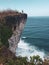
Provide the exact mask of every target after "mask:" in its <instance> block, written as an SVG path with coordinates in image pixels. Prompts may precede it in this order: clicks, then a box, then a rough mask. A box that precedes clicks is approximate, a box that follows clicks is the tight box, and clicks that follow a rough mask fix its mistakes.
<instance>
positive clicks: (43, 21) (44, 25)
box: [16, 16, 49, 58]
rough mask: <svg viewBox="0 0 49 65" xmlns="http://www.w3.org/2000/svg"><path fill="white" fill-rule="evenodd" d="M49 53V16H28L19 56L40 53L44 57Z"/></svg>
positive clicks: (18, 51)
mask: <svg viewBox="0 0 49 65" xmlns="http://www.w3.org/2000/svg"><path fill="white" fill-rule="evenodd" d="M47 54H49V17H48V16H47V17H46V16H45V17H43V16H42V17H28V18H27V22H26V25H25V28H24V30H23V32H22V35H21V39H20V42H19V43H18V48H17V49H16V55H17V56H23V57H24V56H27V57H28V58H29V57H30V56H33V55H40V57H41V58H44V56H45V55H47Z"/></svg>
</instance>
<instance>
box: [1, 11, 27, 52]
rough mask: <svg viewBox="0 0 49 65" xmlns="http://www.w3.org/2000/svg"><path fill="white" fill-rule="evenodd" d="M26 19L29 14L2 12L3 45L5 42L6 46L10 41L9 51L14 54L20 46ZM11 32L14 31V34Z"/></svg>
mask: <svg viewBox="0 0 49 65" xmlns="http://www.w3.org/2000/svg"><path fill="white" fill-rule="evenodd" d="M26 19H27V14H25V13H20V12H17V11H13V10H7V11H2V12H0V40H1V43H2V40H3V44H5V43H6V45H7V41H8V44H9V49H10V50H11V51H12V52H13V53H15V52H16V47H17V46H18V42H19V40H20V36H21V33H22V30H23V29H24V25H25V23H26ZM1 31H3V32H1ZM10 31H12V33H11V32H10ZM9 33H10V35H9ZM3 37H4V38H3Z"/></svg>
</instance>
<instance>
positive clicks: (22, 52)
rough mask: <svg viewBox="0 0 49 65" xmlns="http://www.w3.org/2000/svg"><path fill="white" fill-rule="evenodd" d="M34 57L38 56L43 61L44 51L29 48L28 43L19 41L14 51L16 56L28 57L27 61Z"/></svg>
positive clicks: (33, 47)
mask: <svg viewBox="0 0 49 65" xmlns="http://www.w3.org/2000/svg"><path fill="white" fill-rule="evenodd" d="M34 55H35V56H36V55H39V56H40V57H41V58H42V59H43V60H44V56H45V53H44V51H40V50H38V48H37V47H35V46H30V45H29V44H28V43H26V42H24V40H21V39H20V42H19V43H18V48H17V49H16V56H22V57H28V59H30V56H34Z"/></svg>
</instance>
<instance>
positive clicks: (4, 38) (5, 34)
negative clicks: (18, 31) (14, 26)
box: [0, 26, 12, 47]
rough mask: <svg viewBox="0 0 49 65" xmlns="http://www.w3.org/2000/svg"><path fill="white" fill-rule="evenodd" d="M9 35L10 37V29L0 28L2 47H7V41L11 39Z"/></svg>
mask: <svg viewBox="0 0 49 65" xmlns="http://www.w3.org/2000/svg"><path fill="white" fill-rule="evenodd" d="M11 35H12V30H11V28H9V27H7V26H2V27H1V30H0V38H1V42H2V45H5V46H6V47H9V43H8V39H9V38H10V37H11Z"/></svg>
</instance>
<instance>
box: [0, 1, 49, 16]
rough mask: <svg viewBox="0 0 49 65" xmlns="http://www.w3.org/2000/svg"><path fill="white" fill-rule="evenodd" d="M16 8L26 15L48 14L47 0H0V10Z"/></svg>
mask: <svg viewBox="0 0 49 65" xmlns="http://www.w3.org/2000/svg"><path fill="white" fill-rule="evenodd" d="M8 8H9V9H14V10H15V9H16V10H18V11H22V10H23V11H24V12H25V13H27V14H28V16H49V0H0V10H3V9H8Z"/></svg>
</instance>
